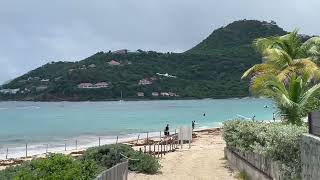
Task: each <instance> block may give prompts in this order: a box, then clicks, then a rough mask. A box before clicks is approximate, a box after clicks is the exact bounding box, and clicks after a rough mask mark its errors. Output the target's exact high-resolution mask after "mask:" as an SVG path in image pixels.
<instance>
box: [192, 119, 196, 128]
mask: <svg viewBox="0 0 320 180" xmlns="http://www.w3.org/2000/svg"><path fill="white" fill-rule="evenodd" d="M195 122H196V121H192V130H193V129H194V124H195Z"/></svg>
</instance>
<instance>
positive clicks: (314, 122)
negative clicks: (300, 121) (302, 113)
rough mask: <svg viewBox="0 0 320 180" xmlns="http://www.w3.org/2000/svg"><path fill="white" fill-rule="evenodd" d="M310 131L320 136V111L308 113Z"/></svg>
mask: <svg viewBox="0 0 320 180" xmlns="http://www.w3.org/2000/svg"><path fill="white" fill-rule="evenodd" d="M308 124H309V133H310V134H313V135H315V136H320V111H316V112H311V113H309V114H308Z"/></svg>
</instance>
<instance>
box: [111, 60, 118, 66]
mask: <svg viewBox="0 0 320 180" xmlns="http://www.w3.org/2000/svg"><path fill="white" fill-rule="evenodd" d="M108 64H109V65H111V66H118V65H120V64H121V63H119V62H118V61H115V60H111V61H109V62H108Z"/></svg>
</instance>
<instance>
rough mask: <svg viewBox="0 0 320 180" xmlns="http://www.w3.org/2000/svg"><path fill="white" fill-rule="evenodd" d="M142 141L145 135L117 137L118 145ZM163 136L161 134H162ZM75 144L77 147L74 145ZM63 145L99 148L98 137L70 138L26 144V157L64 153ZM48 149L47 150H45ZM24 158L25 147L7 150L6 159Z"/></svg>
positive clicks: (105, 139) (107, 140)
mask: <svg viewBox="0 0 320 180" xmlns="http://www.w3.org/2000/svg"><path fill="white" fill-rule="evenodd" d="M159 135H160V133H159V132H150V133H148V137H150V138H152V137H158V136H159ZM138 136H139V139H144V138H146V137H147V133H133V134H127V135H122V136H119V137H118V143H123V142H127V141H132V140H137V139H138ZM162 136H163V132H162ZM116 141H117V136H100V145H106V144H115V143H116ZM76 142H77V145H76ZM65 145H66V150H67V151H72V150H77V149H78V150H79V149H87V148H90V147H96V146H99V136H79V137H77V138H72V139H69V140H67V141H61V142H51V143H37V144H33V143H31V144H27V155H28V156H34V155H41V154H45V153H46V152H47V151H48V153H64V152H65ZM47 147H48V149H47ZM6 151H7V148H0V160H4V159H6V154H7V152H6ZM25 156H26V146H25V145H20V146H17V147H10V148H8V155H7V158H8V159H9V158H20V157H25Z"/></svg>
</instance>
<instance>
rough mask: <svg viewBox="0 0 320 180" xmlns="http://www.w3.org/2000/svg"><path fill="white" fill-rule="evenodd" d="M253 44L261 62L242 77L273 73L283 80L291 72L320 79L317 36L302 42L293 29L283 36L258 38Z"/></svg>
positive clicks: (319, 45) (319, 40) (319, 55)
mask: <svg viewBox="0 0 320 180" xmlns="http://www.w3.org/2000/svg"><path fill="white" fill-rule="evenodd" d="M253 45H254V47H255V48H256V49H257V50H258V51H259V52H260V53H261V54H262V56H263V57H262V59H263V63H262V64H257V65H254V66H253V67H251V68H250V69H248V70H247V71H246V72H244V74H243V76H242V78H246V77H248V76H251V77H254V76H259V75H263V74H273V75H277V77H278V78H279V80H284V79H285V78H286V77H287V76H288V75H290V74H292V73H296V74H303V73H308V74H310V75H311V78H315V79H320V70H319V68H318V66H317V64H316V62H319V60H320V38H319V37H313V38H310V39H309V40H307V41H305V42H304V43H302V41H301V38H300V36H299V35H298V31H297V30H295V31H293V32H291V33H289V34H287V35H284V36H279V37H269V38H259V39H257V40H255V41H254V43H253Z"/></svg>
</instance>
